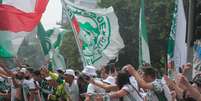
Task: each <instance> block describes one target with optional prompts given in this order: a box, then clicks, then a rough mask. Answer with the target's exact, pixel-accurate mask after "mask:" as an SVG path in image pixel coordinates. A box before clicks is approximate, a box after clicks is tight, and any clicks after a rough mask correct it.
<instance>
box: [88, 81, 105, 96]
mask: <svg viewBox="0 0 201 101" xmlns="http://www.w3.org/2000/svg"><path fill="white" fill-rule="evenodd" d="M95 82H98V83H102V82H101V81H100V80H95ZM87 93H91V94H95V93H105V90H104V89H103V88H100V87H98V86H96V85H93V84H91V83H90V84H89V85H88V87H87Z"/></svg>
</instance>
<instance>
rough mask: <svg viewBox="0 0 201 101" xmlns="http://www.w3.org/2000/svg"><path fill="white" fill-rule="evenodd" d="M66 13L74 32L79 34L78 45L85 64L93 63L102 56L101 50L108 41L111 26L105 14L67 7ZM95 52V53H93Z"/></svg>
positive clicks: (105, 46)
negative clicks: (99, 14)
mask: <svg viewBox="0 0 201 101" xmlns="http://www.w3.org/2000/svg"><path fill="white" fill-rule="evenodd" d="M67 11H68V14H69V15H70V19H71V22H72V26H73V27H74V29H75V31H76V33H77V34H78V36H79V47H80V49H82V52H83V53H82V54H83V55H84V57H85V60H86V62H87V64H93V63H94V62H96V61H97V60H98V59H99V58H101V57H102V53H101V52H102V51H103V50H104V49H106V48H107V46H108V45H109V43H110V35H111V30H110V29H111V28H110V22H109V19H108V17H107V16H98V15H97V14H96V13H93V12H88V11H84V10H83V9H76V8H74V7H73V6H69V7H67ZM94 54H95V55H94Z"/></svg>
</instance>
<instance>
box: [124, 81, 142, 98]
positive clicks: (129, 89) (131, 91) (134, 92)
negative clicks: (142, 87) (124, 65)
mask: <svg viewBox="0 0 201 101" xmlns="http://www.w3.org/2000/svg"><path fill="white" fill-rule="evenodd" d="M122 89H123V90H125V91H126V92H127V93H128V95H126V96H124V97H123V101H143V99H142V98H141V96H140V95H139V94H138V92H137V90H136V89H135V88H133V86H132V85H130V84H126V85H124V86H123V87H122Z"/></svg>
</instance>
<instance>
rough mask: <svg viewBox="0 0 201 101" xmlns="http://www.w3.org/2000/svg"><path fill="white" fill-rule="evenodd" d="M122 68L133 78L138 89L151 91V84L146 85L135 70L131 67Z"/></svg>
mask: <svg viewBox="0 0 201 101" xmlns="http://www.w3.org/2000/svg"><path fill="white" fill-rule="evenodd" d="M124 68H125V69H126V71H127V72H128V73H129V74H130V75H132V76H134V77H135V79H136V80H137V81H138V83H139V86H140V87H142V88H144V89H153V85H152V83H147V82H146V81H144V80H143V79H142V77H141V76H140V74H139V73H138V72H137V70H135V68H134V67H133V66H132V65H126V67H124Z"/></svg>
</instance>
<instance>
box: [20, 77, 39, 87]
mask: <svg viewBox="0 0 201 101" xmlns="http://www.w3.org/2000/svg"><path fill="white" fill-rule="evenodd" d="M23 85H26V86H27V87H28V88H29V89H36V86H35V84H34V79H33V78H32V79H30V80H26V79H25V80H24V81H23Z"/></svg>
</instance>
